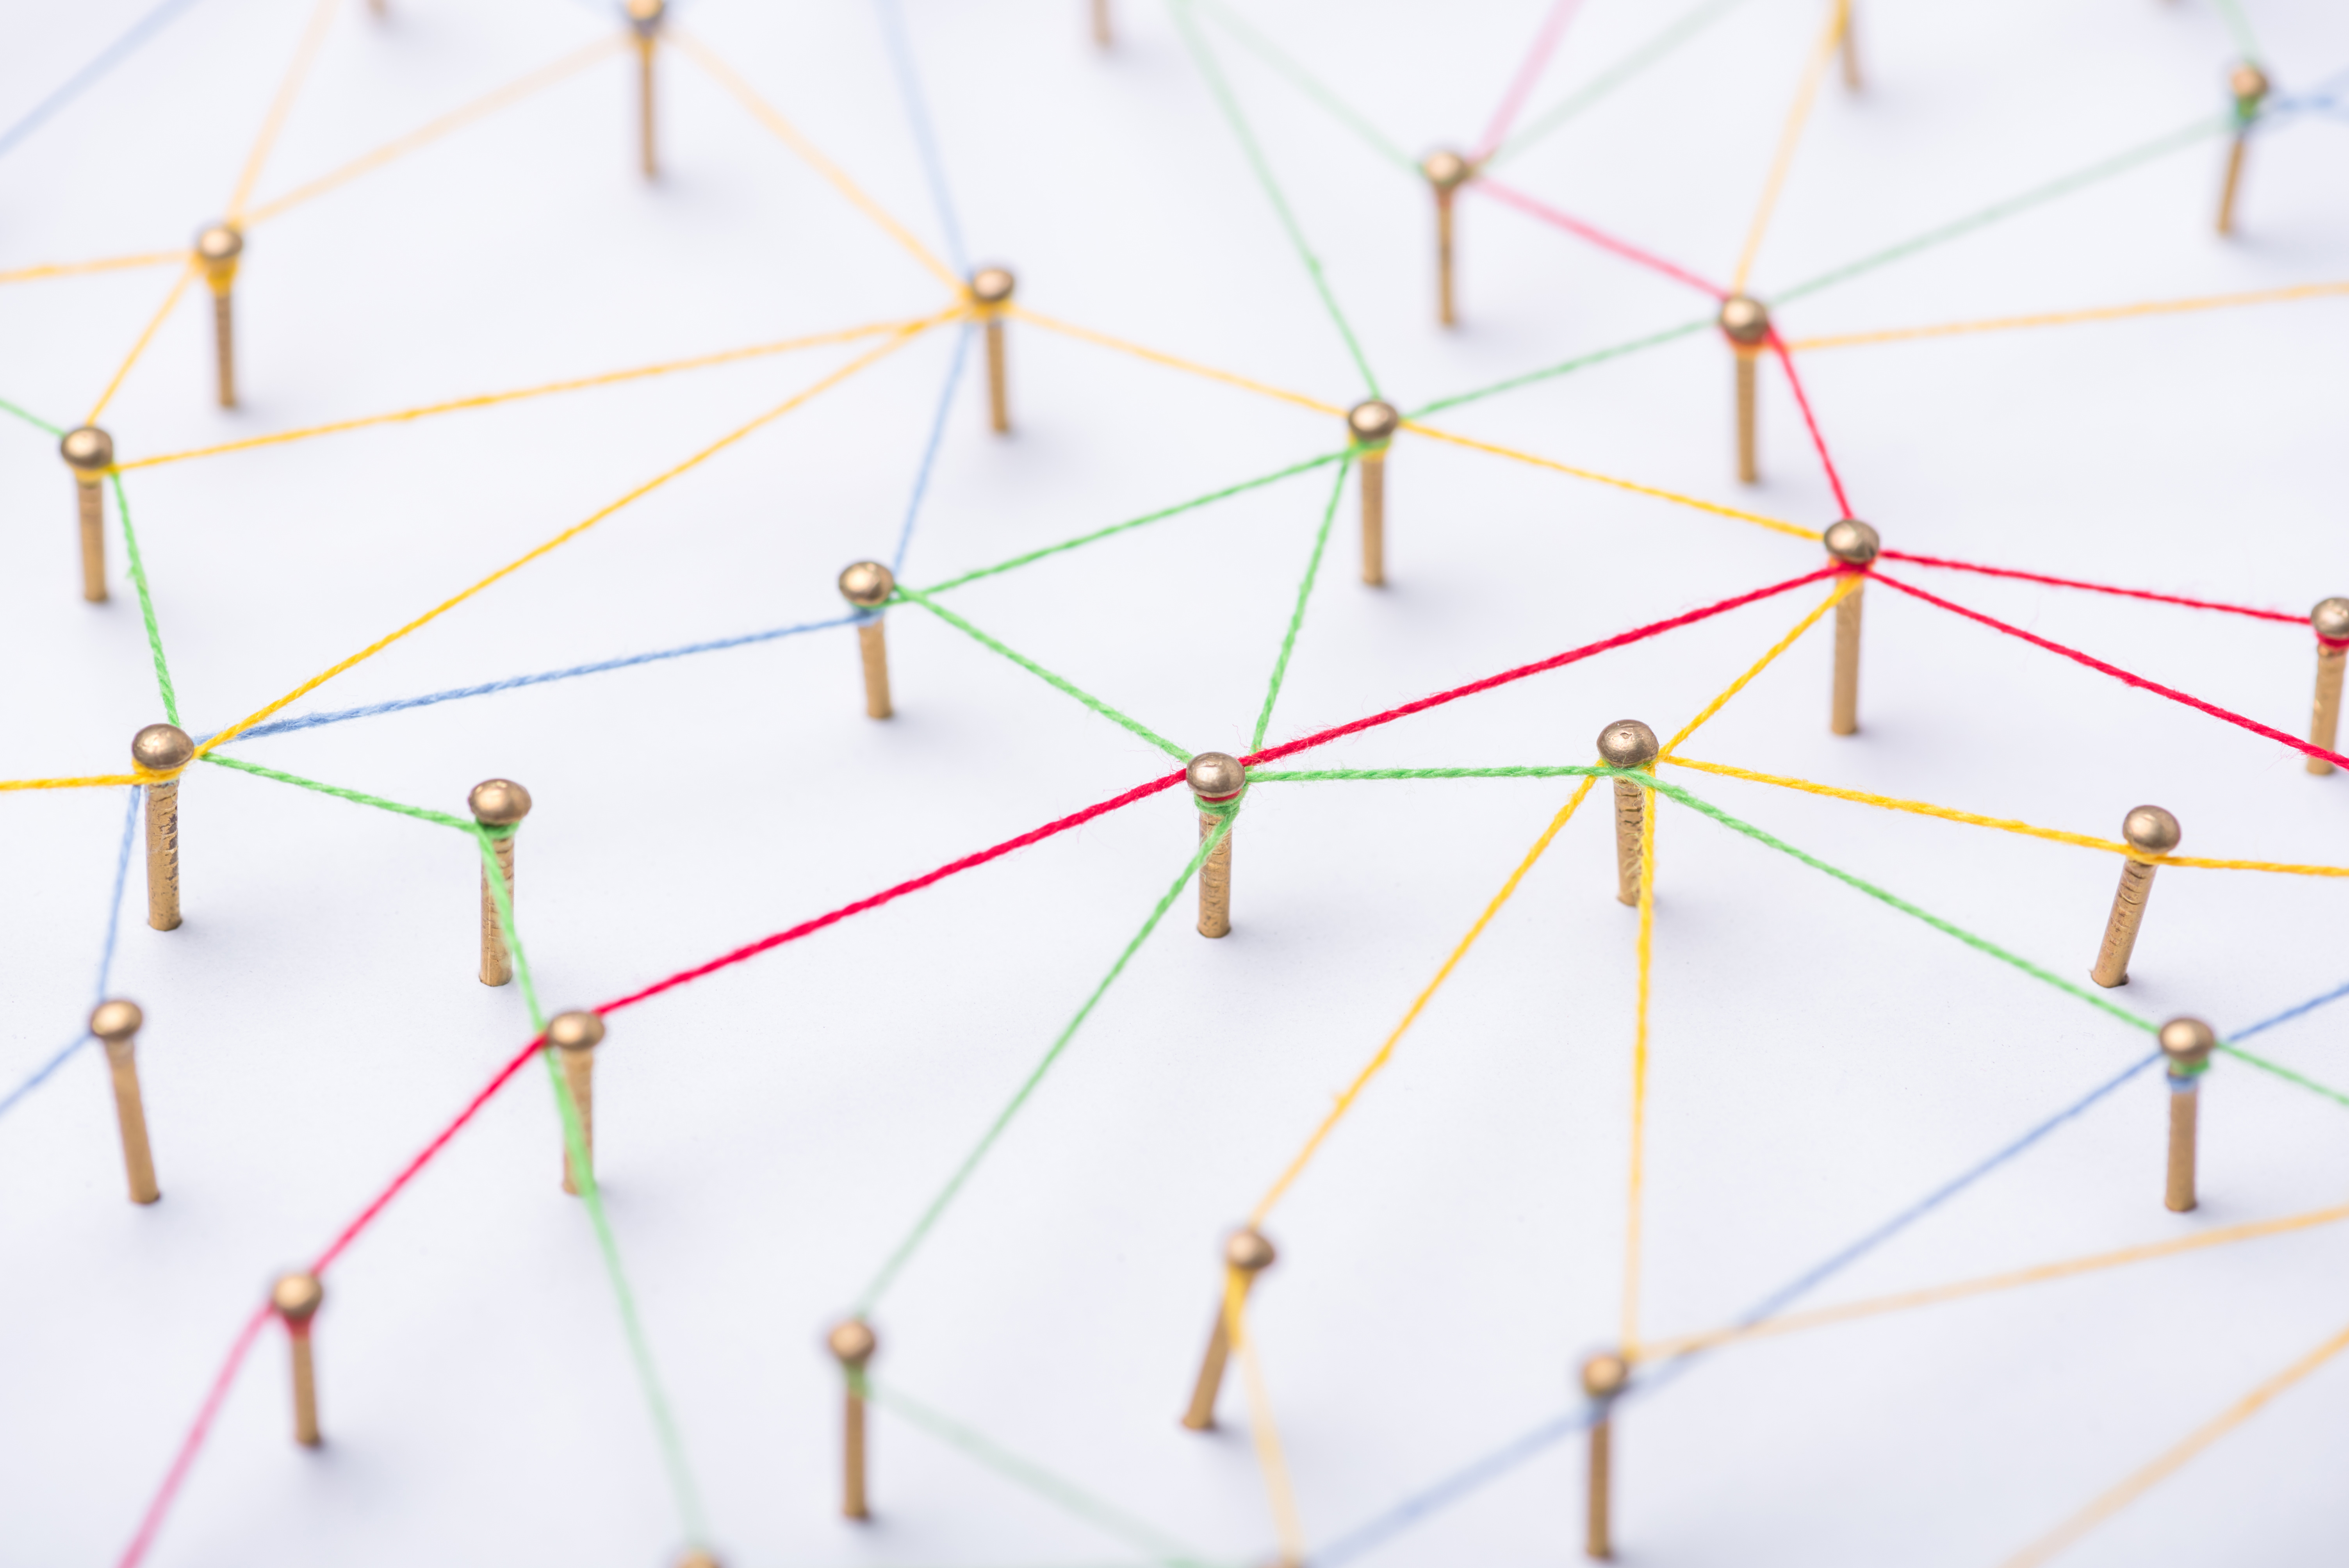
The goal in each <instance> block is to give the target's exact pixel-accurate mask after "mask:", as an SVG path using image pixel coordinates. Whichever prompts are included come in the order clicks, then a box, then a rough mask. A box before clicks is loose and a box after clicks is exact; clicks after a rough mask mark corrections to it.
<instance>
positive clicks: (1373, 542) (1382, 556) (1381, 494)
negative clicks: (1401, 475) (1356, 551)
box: [1358, 447, 1387, 588]
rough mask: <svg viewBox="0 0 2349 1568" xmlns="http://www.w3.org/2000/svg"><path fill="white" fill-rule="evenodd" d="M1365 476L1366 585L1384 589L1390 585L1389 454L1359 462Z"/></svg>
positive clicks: (1370, 454) (1368, 455)
mask: <svg viewBox="0 0 2349 1568" xmlns="http://www.w3.org/2000/svg"><path fill="white" fill-rule="evenodd" d="M1358 464H1359V467H1360V468H1361V476H1362V581H1363V582H1365V583H1369V584H1370V585H1371V587H1373V588H1383V587H1385V586H1386V581H1387V454H1386V449H1384V448H1383V447H1381V448H1377V449H1372V450H1370V451H1366V452H1364V453H1362V454H1361V458H1360V459H1358Z"/></svg>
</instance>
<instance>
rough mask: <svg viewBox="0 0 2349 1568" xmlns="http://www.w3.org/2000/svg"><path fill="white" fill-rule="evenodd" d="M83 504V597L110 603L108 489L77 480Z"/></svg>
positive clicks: (98, 482) (92, 600)
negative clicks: (107, 548) (107, 600)
mask: <svg viewBox="0 0 2349 1568" xmlns="http://www.w3.org/2000/svg"><path fill="white" fill-rule="evenodd" d="M74 490H75V492H76V494H77V496H78V499H79V500H80V502H81V596H82V597H83V598H85V599H87V600H88V601H89V602H90V603H93V604H103V603H106V490H105V487H104V483H103V481H101V480H79V479H78V480H75V481H74Z"/></svg>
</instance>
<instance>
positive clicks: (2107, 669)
mask: <svg viewBox="0 0 2349 1568" xmlns="http://www.w3.org/2000/svg"><path fill="white" fill-rule="evenodd" d="M1869 575H1870V576H1872V577H1873V578H1875V580H1876V581H1877V582H1878V583H1883V584H1884V585H1885V586H1887V587H1889V588H1898V589H1899V590H1900V592H1902V593H1906V594H1908V595H1909V597H1910V598H1912V599H1922V600H1923V601H1925V603H1928V604H1939V605H1940V607H1941V608H1942V609H1944V610H1948V611H1951V612H1952V613H1953V614H1960V615H1963V616H1964V617H1965V618H1966V619H1967V620H1969V621H1979V622H1981V623H1982V624H1983V625H1985V626H1989V627H1992V628H1993V629H1994V630H1997V631H2001V632H2004V633H2005V634H2007V635H2008V636H2010V637H2021V638H2022V639H2023V641H2024V642H2026V643H2029V644H2031V645H2033V647H2040V648H2044V649H2046V650H2047V651H2048V652H2049V653H2051V654H2061V655H2064V657H2065V658H2067V659H2070V660H2072V661H2073V662H2074V663H2075V664H2083V665H2087V666H2088V667H2089V668H2090V669H2092V670H2099V671H2102V672H2103V673H2104V674H2106V675H2108V676H2112V677H2113V678H2114V679H2115V680H2116V681H2120V682H2123V683H2124V684H2126V685H2128V686H2138V687H2141V688H2142V689H2144V690H2146V691H2149V692H2154V693H2157V694H2158V695H2159V696H2166V697H2168V699H2169V700H2170V701H2172V702H2182V703H2184V704H2185V705H2186V706H2187V707H2190V708H2196V709H2199V711H2201V712H2203V713H2207V714H2209V716H2210V717H2213V718H2223V719H2225V720H2226V721H2227V722H2228V723H2229V724H2232V725H2236V726H2239V727H2241V728H2244V729H2248V730H2250V731H2251V733H2252V734H2253V735H2264V736H2266V737H2267V738H2269V739H2270V740H2281V741H2282V742H2283V743H2284V744H2285V745H2286V746H2289V747H2291V748H2292V749H2293V750H2294V751H2304V752H2306V753H2307V754H2308V755H2309V756H2311V757H2322V758H2324V760H2326V761H2327V762H2330V763H2332V764H2333V765H2334V766H2335V767H2339V768H2349V757H2344V756H2342V755H2341V754H2340V753H2339V752H2337V751H2327V750H2325V749H2324V748H2323V747H2322V746H2311V745H2310V744H2309V743H2308V742H2307V741H2305V740H2302V739H2301V738H2299V737H2298V736H2296V735H2286V734H2285V733H2284V732H2283V731H2282V730H2281V729H2271V728H2269V727H2267V726H2266V725H2264V724H2261V722H2260V721H2259V720H2257V719H2255V718H2245V717H2243V716H2242V715H2241V714H2240V713H2230V712H2228V711H2227V710H2226V709H2225V708H2223V707H2218V706H2217V705H2216V704H2213V703H2207V702H2204V701H2203V700H2202V699H2201V698H2200V697H2199V696H2187V695H2186V694H2185V693H2184V692H2182V691H2178V690H2176V689H2175V688H2173V687H2170V686H2163V685H2162V684H2161V683H2160V682H2159V681H2149V680H2147V679H2146V678H2145V677H2144V676H2133V675H2131V674H2129V673H2128V671H2127V670H2125V669H2122V668H2121V667H2119V666H2118V665H2108V664H2106V663H2105V661H2104V660H2102V659H2099V658H2094V657H2091V656H2090V655H2086V654H2084V653H2082V652H2080V651H2079V650H2078V649H2077V648H2067V647H2065V646H2064V645H2063V644H2061V643H2051V642H2049V641H2048V640H2047V639H2046V638H2044V637H2041V636H2034V635H2033V634H2031V633H2029V632H2026V631H2024V630H2023V628H2022V627H2020V626H2010V625H2008V624H2006V623H2005V622H2003V621H2001V620H1996V619H1993V618H1992V617H1991V616H1989V615H1985V614H1982V612H1981V611H1979V610H1969V609H1967V608H1966V607H1965V606H1964V605H1963V604H1952V603H1950V602H1949V601H1948V600H1947V599H1941V598H1936V597H1935V596H1934V595H1932V594H1930V593H1926V592H1925V591H1924V590H1923V589H1922V588H1911V587H1910V586H1909V584H1908V583H1903V582H1901V581H1899V579H1898V578H1893V577H1887V576H1886V575H1885V574H1884V573H1881V572H1876V573H1869Z"/></svg>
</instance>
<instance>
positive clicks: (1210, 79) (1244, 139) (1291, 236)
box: [1170, 0, 1381, 397]
mask: <svg viewBox="0 0 2349 1568" xmlns="http://www.w3.org/2000/svg"><path fill="white" fill-rule="evenodd" d="M1170 8H1171V9H1172V10H1173V12H1174V22H1175V26H1177V27H1178V28H1180V29H1181V31H1182V34H1183V41H1184V42H1185V44H1187V45H1189V46H1190V49H1191V57H1192V58H1193V59H1195V60H1196V61H1197V62H1198V65H1199V74H1200V75H1202V76H1204V77H1206V78H1207V86H1208V87H1209V88H1212V89H1213V90H1214V92H1215V95H1216V102H1217V103H1218V104H1220V105H1221V106H1222V107H1223V111H1224V118H1225V119H1227V120H1229V121H1230V122H1231V126H1232V131H1233V134H1235V135H1237V137H1238V138H1239V140H1240V148H1241V150H1243V151H1245V152H1246V153H1247V160H1248V166H1249V167H1250V168H1252V169H1254V170H1256V178H1257V183H1258V184H1259V185H1262V186H1263V187H1264V193H1265V194H1266V195H1267V196H1268V197H1269V198H1271V201H1272V205H1273V210H1274V211H1277V212H1278V213H1279V214H1280V222H1281V226H1282V227H1283V228H1285V229H1287V230H1288V240H1289V242H1290V243H1291V244H1293V245H1295V246H1296V247H1297V254H1298V256H1299V258H1300V259H1301V260H1303V262H1304V263H1305V270H1306V271H1307V272H1308V273H1310V274H1312V278H1313V287H1314V289H1315V291H1316V292H1317V293H1319V294H1320V296H1321V304H1322V306H1323V308H1324V309H1326V310H1328V311H1329V313H1330V320H1331V321H1332V322H1334V323H1336V324H1337V327H1338V335H1339V336H1340V337H1342V338H1344V339H1345V340H1346V352H1347V353H1349V354H1350V355H1352V356H1354V368H1356V369H1357V370H1360V371H1361V373H1362V381H1363V383H1364V384H1365V385H1366V386H1368V387H1370V389H1371V397H1380V396H1381V393H1380V391H1379V378H1378V377H1376V376H1374V375H1372V374H1371V362H1370V361H1369V360H1367V359H1365V358H1363V357H1362V346H1361V344H1360V343H1358V342H1356V341H1355V340H1354V329H1353V328H1352V327H1351V326H1349V325H1347V324H1346V313H1345V312H1344V311H1342V310H1340V309H1339V308H1338V296H1337V295H1335V294H1331V293H1330V280H1329V279H1328V278H1326V277H1324V276H1323V275H1322V273H1321V259H1320V258H1319V256H1316V255H1315V254H1314V253H1313V247H1312V246H1310V245H1309V244H1307V243H1306V242H1305V232H1304V231H1303V230H1302V229H1300V228H1299V227H1298V226H1297V215H1296V214H1295V213H1294V212H1291V211H1289V210H1288V197H1286V196H1284V195H1282V194H1281V191H1280V186H1279V184H1278V181H1275V180H1274V179H1273V177H1272V168H1271V166H1270V165H1269V164H1268V163H1267V162H1266V161H1265V160H1264V151H1263V150H1262V149H1260V148H1259V147H1257V141H1256V133H1255V132H1254V131H1251V130H1250V129H1248V123H1247V116H1245V115H1243V114H1242V113H1241V112H1240V104H1239V99H1238V98H1235V97H1233V96H1232V88H1231V84H1230V83H1229V82H1227V81H1226V80H1225V79H1224V72H1223V67H1220V66H1218V65H1217V64H1216V56H1215V51H1214V50H1212V49H1210V48H1208V47H1207V40H1206V39H1205V38H1204V37H1201V36H1199V29H1198V26H1197V24H1195V22H1194V21H1193V20H1192V19H1191V8H1190V4H1189V0H1174V5H1172V7H1170Z"/></svg>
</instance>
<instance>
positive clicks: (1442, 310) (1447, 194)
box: [1419, 152, 1475, 326]
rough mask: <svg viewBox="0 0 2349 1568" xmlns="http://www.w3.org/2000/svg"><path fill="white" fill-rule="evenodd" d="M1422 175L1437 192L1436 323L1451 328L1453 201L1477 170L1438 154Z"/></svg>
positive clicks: (1450, 155) (1454, 317) (1454, 157)
mask: <svg viewBox="0 0 2349 1568" xmlns="http://www.w3.org/2000/svg"><path fill="white" fill-rule="evenodd" d="M1419 171H1420V172H1421V173H1422V174H1424V175H1426V176H1427V183H1428V187H1429V189H1431V190H1432V191H1434V192H1435V319H1436V320H1438V321H1440V322H1442V323H1443V324H1444V325H1446V326H1451V325H1454V324H1455V323H1456V322H1457V321H1458V320H1459V317H1458V316H1457V315H1455V314H1454V310H1453V307H1452V198H1453V197H1454V195H1455V194H1456V193H1457V192H1458V191H1459V190H1460V187H1461V186H1463V185H1464V184H1466V183H1467V182H1468V177H1469V176H1470V175H1472V174H1474V173H1475V169H1473V168H1472V167H1470V165H1469V162H1468V160H1466V159H1464V158H1463V157H1461V156H1460V155H1459V154H1458V153H1456V152H1437V153H1432V154H1430V155H1429V156H1428V159H1427V160H1426V161H1425V162H1423V163H1422V164H1421V165H1420V166H1419Z"/></svg>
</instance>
